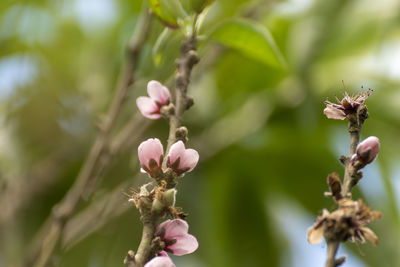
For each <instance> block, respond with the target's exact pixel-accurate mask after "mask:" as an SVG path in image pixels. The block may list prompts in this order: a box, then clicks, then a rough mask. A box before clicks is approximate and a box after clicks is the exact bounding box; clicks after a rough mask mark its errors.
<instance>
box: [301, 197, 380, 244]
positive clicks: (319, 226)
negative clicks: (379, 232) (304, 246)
mask: <svg viewBox="0 0 400 267" xmlns="http://www.w3.org/2000/svg"><path fill="white" fill-rule="evenodd" d="M338 204H339V208H338V209H337V210H335V211H334V212H332V213H330V212H329V211H327V210H326V209H324V210H323V211H322V215H321V216H319V217H318V218H317V220H316V222H315V223H314V225H313V226H312V227H310V228H308V231H307V239H308V242H309V243H311V244H318V243H320V242H321V241H322V237H325V239H326V240H332V241H339V242H342V241H346V240H350V241H352V242H357V241H358V242H360V243H364V242H365V240H369V241H370V242H371V243H373V244H374V245H375V246H377V245H378V237H377V236H376V235H375V233H374V232H373V231H372V230H371V229H369V228H368V227H366V225H368V224H369V223H370V222H372V221H375V220H377V219H379V218H381V217H382V215H381V213H380V212H379V211H371V209H370V208H369V207H368V206H367V205H365V204H364V203H363V202H362V200H361V199H359V200H358V201H353V200H351V199H346V198H345V199H341V200H339V201H338Z"/></svg>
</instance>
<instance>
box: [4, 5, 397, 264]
mask: <svg viewBox="0 0 400 267" xmlns="http://www.w3.org/2000/svg"><path fill="white" fill-rule="evenodd" d="M149 2H150V4H152V5H153V10H154V12H155V13H156V14H158V15H160V16H161V19H155V21H154V24H153V25H152V28H151V32H150V33H149V39H148V41H147V42H146V44H145V46H144V49H143V50H142V51H141V52H142V55H141V59H140V64H139V66H138V68H137V71H136V72H135V74H134V75H135V77H136V79H137V82H136V83H135V84H134V86H133V88H132V90H131V93H130V95H129V99H128V101H127V102H126V103H125V105H124V108H123V111H122V114H121V116H120V117H119V121H118V122H117V125H118V127H117V128H118V129H119V128H120V127H122V126H123V125H124V124H125V123H126V121H128V120H129V118H130V117H131V116H132V115H133V114H135V113H137V109H136V106H135V99H136V97H137V96H139V95H144V94H145V86H146V83H147V81H149V80H153V79H156V80H159V81H161V82H163V83H165V84H167V85H168V86H169V87H170V88H173V75H174V73H175V63H174V61H175V59H176V58H177V57H179V46H180V42H181V41H182V40H183V38H184V34H185V33H186V32H187V27H190V26H191V25H190V23H189V22H190V20H191V19H192V18H193V11H194V10H199V9H204V10H203V13H202V15H201V16H200V17H199V20H201V27H200V29H199V32H198V34H199V41H198V46H199V47H198V50H199V56H200V58H201V62H200V64H199V65H198V66H196V68H195V70H194V73H193V78H192V83H191V85H190V93H189V94H190V95H193V97H194V100H195V106H194V107H193V108H192V109H191V110H189V111H188V112H187V113H186V114H185V124H186V126H187V127H188V129H189V133H190V136H189V137H190V140H189V143H188V146H190V147H193V148H195V149H197V150H199V151H200V158H201V163H200V164H199V165H198V167H197V168H196V169H195V171H194V172H192V173H190V174H188V175H186V177H185V178H184V179H182V181H181V183H180V184H179V186H178V199H177V205H178V206H182V207H183V208H184V210H185V211H186V212H188V213H189V217H188V221H189V223H190V232H191V233H192V234H194V235H195V236H197V238H198V239H199V243H200V248H199V250H198V251H197V252H196V253H194V254H192V255H188V256H184V257H175V258H174V261H175V263H176V265H177V266H194V267H200V266H232V267H235V266H246V267H252V266H283V267H286V266H296V267H297V266H299V267H300V266H322V262H323V258H324V255H325V247H324V246H323V245H321V246H311V245H308V244H307V241H306V229H307V227H308V226H311V225H312V223H313V220H314V218H315V217H316V216H317V215H318V214H319V212H320V211H321V209H322V208H329V209H333V208H334V205H333V202H332V201H331V200H330V199H326V198H324V197H323V192H324V191H326V190H327V186H326V183H325V178H326V176H327V174H328V173H330V172H333V171H336V172H339V173H342V166H341V165H340V163H339V161H338V160H337V159H338V158H339V156H340V155H341V154H347V149H348V148H347V146H348V143H349V138H348V135H347V133H346V124H345V122H341V121H332V120H328V119H326V117H324V116H323V114H322V110H323V108H324V106H323V101H324V100H325V99H326V98H327V97H328V98H330V99H331V100H333V98H334V96H335V95H338V96H340V95H341V94H342V93H343V91H344V90H347V91H349V92H350V93H357V92H359V91H360V90H362V89H361V87H362V86H363V87H364V88H369V87H370V88H372V89H374V93H373V95H372V96H371V97H370V98H369V99H368V100H367V104H368V107H369V112H370V119H368V120H367V122H366V123H365V127H364V129H363V137H367V136H369V135H376V136H378V137H379V138H380V139H381V153H380V155H379V157H378V159H377V160H376V161H375V162H374V163H373V164H372V165H371V166H368V167H367V168H366V170H365V172H364V174H365V175H364V179H363V180H362V181H361V183H360V186H359V187H357V189H356V190H355V192H354V196H355V197H356V198H357V197H363V198H364V199H365V200H366V202H367V203H368V204H369V205H370V206H371V207H372V208H373V209H378V210H380V211H381V212H382V213H383V215H384V218H383V219H381V220H380V221H378V222H376V223H374V224H373V225H372V229H373V230H374V231H375V232H376V233H377V235H378V236H379V238H380V244H379V246H378V247H377V248H375V247H373V246H372V245H371V244H366V245H362V246H360V249H358V248H357V246H356V245H354V244H348V245H346V248H347V251H348V252H347V253H350V255H349V256H348V260H349V263H347V265H344V266H385V267H386V266H398V265H399V264H400V258H399V257H400V256H399V253H398V251H400V241H399V240H400V218H399V201H400V197H399V192H400V168H399V166H398V162H399V160H400V157H399V153H398V151H399V150H400V143H399V142H398V136H399V134H400V116H399V114H400V90H399V86H400V4H399V2H398V1H395V0H384V1H372V0H354V1H345V0H339V1H322V0H303V1H300V0H291V1H264V0H252V1H243V0H234V1H232V0H216V1H215V2H213V3H211V2H212V1H196V2H191V1H183V2H182V3H180V2H179V1H178V0H176V1H166V0H160V1H153V0H151V1H149ZM146 3H147V2H146ZM166 3H167V4H168V5H167V7H164V6H165V4H166ZM143 4H144V3H143V2H142V1H139V0H121V1H112V0H72V1H70V0H40V1H28V0H20V1H11V0H2V1H1V2H0V109H1V113H0V114H1V115H0V123H1V127H0V184H1V190H2V192H0V194H1V195H2V198H1V201H2V202H1V203H0V205H1V206H2V207H3V209H4V212H3V213H4V214H3V215H4V216H3V217H4V218H2V222H1V224H0V226H1V234H0V236H1V237H0V240H1V243H0V266H18V264H20V263H21V260H22V258H23V257H21V255H24V254H25V253H26V251H27V248H28V246H29V244H30V242H31V241H32V238H33V237H34V235H35V233H36V232H37V231H38V229H39V227H40V226H41V224H42V223H43V222H44V221H45V219H46V218H47V216H48V215H49V214H50V212H51V208H52V207H53V205H54V204H56V203H57V202H58V201H59V200H61V199H62V197H63V196H64V194H65V193H66V192H67V191H68V188H69V187H70V186H71V184H72V183H73V181H74V180H75V178H76V176H77V174H78V172H79V169H80V167H81V166H82V163H83V162H84V160H85V158H86V156H87V154H88V151H89V149H90V146H91V145H92V143H93V140H94V138H95V136H96V134H97V132H98V130H97V128H96V124H97V122H98V120H99V117H101V116H102V114H104V113H105V112H106V110H107V107H108V106H109V104H110V99H111V98H112V96H113V93H114V91H113V90H114V88H115V86H114V84H115V82H116V80H117V77H118V73H119V71H120V69H121V65H122V64H123V60H124V53H125V46H126V44H127V42H128V40H129V38H130V36H131V34H132V31H133V29H134V26H135V25H136V23H137V21H138V19H139V16H140V12H141V9H142V5H143ZM181 4H182V6H181V7H180V8H182V10H179V8H178V9H177V8H176V7H177V5H181ZM209 4H211V5H209ZM163 5H164V6H163ZM207 5H209V6H207ZM205 6H207V7H205ZM163 7H164V9H162V8H163ZM204 7H205V8H204ZM184 8H186V11H183V10H184ZM185 13H186V15H187V16H188V17H186V18H182V17H180V16H183V15H182V14H185ZM162 20H164V21H167V23H168V24H170V26H171V25H172V26H173V28H178V29H175V30H174V29H168V30H166V29H165V25H164V24H163V21H162ZM342 80H343V81H344V84H345V85H342ZM344 86H345V88H344ZM364 90H365V89H364ZM118 129H116V131H117V130H118ZM167 131H168V125H167V123H166V122H165V121H157V122H155V123H153V124H152V125H151V127H150V128H149V129H148V130H147V131H146V132H145V134H144V135H143V136H142V138H141V139H140V140H144V139H147V138H149V137H158V138H160V139H161V140H164V141H166V138H167ZM140 140H138V141H136V142H135V144H134V145H133V146H132V147H131V148H129V151H128V152H124V153H122V154H121V155H119V156H118V157H117V158H115V159H114V161H113V162H112V164H111V166H110V168H108V169H107V172H106V175H105V178H104V180H103V181H102V182H101V184H99V185H98V188H97V190H96V192H95V194H94V195H93V197H91V198H90V199H87V201H86V202H85V203H84V205H82V207H80V210H81V211H85V210H86V209H90V207H91V205H95V204H96V203H97V202H100V201H101V199H104V197H105V196H106V195H107V194H108V193H110V192H112V191H113V190H117V196H119V198H118V200H117V204H118V205H119V206H121V207H122V208H124V211H123V212H121V214H118V216H109V218H108V217H107V216H108V215H104V217H101V218H99V220H100V219H104V218H106V219H105V223H104V224H103V225H101V227H99V228H93V230H92V231H90V232H88V233H87V234H82V236H81V239H79V240H78V241H76V242H75V243H73V245H71V246H68V247H67V248H66V249H65V250H64V251H63V253H62V254H61V255H59V257H58V261H57V262H58V265H60V266H121V265H122V260H123V258H124V256H125V255H126V252H127V251H128V250H129V249H136V247H137V244H138V241H139V239H140V233H141V224H140V221H139V215H138V212H137V210H135V208H134V207H129V208H126V207H127V205H128V203H127V198H128V197H126V196H125V195H124V192H125V193H129V190H130V189H129V187H130V186H132V187H137V186H138V185H140V184H142V183H144V182H146V181H148V178H147V177H146V176H145V175H142V174H139V175H137V172H138V168H139V165H138V162H137V155H136V147H137V145H138V142H140ZM121 183H125V184H124V185H125V187H123V188H124V189H123V190H120V189H118V188H119V187H120V184H121ZM7 192H11V194H8V193H7ZM15 199H17V200H18V201H16V200H15ZM16 202H18V203H22V204H20V206H18V208H15V205H14V204H15V203H16ZM10 210H12V211H14V213H10ZM9 214H11V215H9ZM7 216H8V217H7ZM89 228H90V227H89ZM296 240H300V241H296ZM359 250H361V251H362V253H360V252H359ZM340 253H341V254H343V252H342V251H341V252H340Z"/></svg>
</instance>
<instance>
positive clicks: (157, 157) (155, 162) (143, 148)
mask: <svg viewBox="0 0 400 267" xmlns="http://www.w3.org/2000/svg"><path fill="white" fill-rule="evenodd" d="M138 155H139V161H140V166H141V167H142V169H143V170H144V171H145V172H147V173H148V174H150V176H151V177H156V176H157V175H158V174H159V173H160V172H161V171H162V169H161V166H162V161H163V156H164V148H163V146H162V144H161V142H160V140H158V139H157V138H150V139H147V140H146V141H144V142H142V143H141V144H140V145H139V147H138Z"/></svg>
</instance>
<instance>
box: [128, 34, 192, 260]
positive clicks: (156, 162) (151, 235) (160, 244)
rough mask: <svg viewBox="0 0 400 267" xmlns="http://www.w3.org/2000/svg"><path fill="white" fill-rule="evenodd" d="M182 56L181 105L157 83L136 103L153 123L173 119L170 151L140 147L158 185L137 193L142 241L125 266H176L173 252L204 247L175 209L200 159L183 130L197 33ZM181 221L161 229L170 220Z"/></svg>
mask: <svg viewBox="0 0 400 267" xmlns="http://www.w3.org/2000/svg"><path fill="white" fill-rule="evenodd" d="M181 55H182V56H181V58H180V59H178V60H177V66H178V69H177V73H176V76H175V102H174V103H171V100H170V99H171V95H170V93H169V90H168V88H166V87H165V86H163V85H162V84H160V83H159V82H157V81H150V82H149V83H148V86H147V91H148V94H149V97H139V98H138V99H137V101H136V103H137V105H138V108H139V110H140V111H141V113H142V114H143V116H145V117H147V118H149V119H158V118H160V117H165V118H168V120H169V125H170V128H169V136H168V144H167V148H166V153H165V154H164V151H163V146H162V144H161V142H160V140H158V139H155V138H153V139H148V140H147V141H144V142H142V143H141V144H140V146H139V148H138V154H139V161H140V163H141V167H142V170H143V171H144V172H147V173H148V174H149V175H150V176H151V177H152V178H154V180H155V182H156V184H157V185H156V186H153V188H152V189H151V186H152V184H151V183H149V184H145V185H143V186H142V187H141V188H140V192H139V193H136V194H134V195H133V198H132V201H133V202H134V203H135V205H136V207H137V208H138V210H139V212H140V214H141V221H142V223H143V231H142V238H141V241H140V244H139V247H138V250H137V253H136V254H134V252H133V251H131V250H130V251H129V252H128V255H127V256H126V257H125V260H124V263H125V265H126V266H130V267H142V266H146V267H152V266H161V265H162V264H164V265H162V266H171V267H172V266H175V265H174V264H173V262H172V260H171V259H170V258H169V257H168V255H167V252H169V253H173V254H175V255H184V254H188V253H192V252H193V251H194V250H196V249H197V247H198V243H197V240H196V238H195V237H194V236H192V235H190V234H188V233H187V232H188V227H189V226H188V225H187V223H186V222H185V221H184V220H182V218H184V217H186V214H184V213H183V212H182V211H181V209H180V208H177V207H175V206H174V205H175V194H176V190H175V186H176V178H178V177H182V176H183V175H184V174H185V173H186V172H190V171H192V170H193V168H194V167H195V166H196V164H197V162H198V160H199V155H198V153H197V151H195V150H193V149H186V148H185V145H184V143H185V142H186V141H187V129H186V127H183V126H182V119H183V114H184V112H185V111H186V110H187V109H189V108H190V107H191V106H192V105H193V100H192V98H190V97H188V96H187V89H188V85H189V81H190V74H191V72H192V69H193V67H194V65H195V64H196V63H198V61H199V59H198V56H197V53H196V36H195V31H194V30H193V32H192V34H191V35H190V36H188V37H187V38H186V39H185V40H184V41H183V43H182V46H181ZM167 215H169V216H171V217H173V218H178V219H174V220H167V221H165V222H163V223H162V224H160V225H158V222H159V221H160V220H161V219H162V218H164V217H165V216H167Z"/></svg>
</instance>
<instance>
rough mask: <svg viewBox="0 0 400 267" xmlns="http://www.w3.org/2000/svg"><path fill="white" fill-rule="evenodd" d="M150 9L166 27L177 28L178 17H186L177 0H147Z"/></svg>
mask: <svg viewBox="0 0 400 267" xmlns="http://www.w3.org/2000/svg"><path fill="white" fill-rule="evenodd" d="M149 3H150V7H151V10H152V11H153V12H154V14H156V15H157V17H158V18H159V19H160V20H161V21H162V22H163V23H164V24H165V25H166V26H168V27H170V28H172V29H177V28H179V25H178V18H183V19H184V18H186V17H187V14H186V12H185V10H184V9H183V7H182V5H181V4H180V2H179V0H149Z"/></svg>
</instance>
